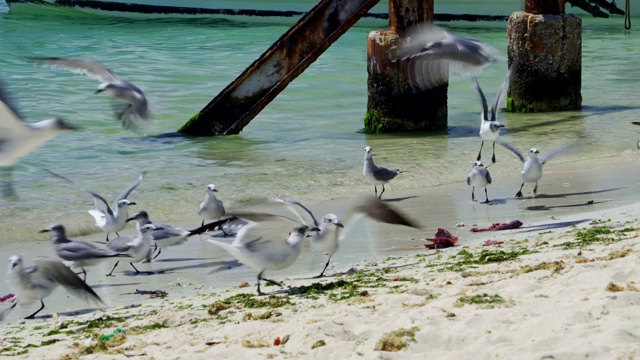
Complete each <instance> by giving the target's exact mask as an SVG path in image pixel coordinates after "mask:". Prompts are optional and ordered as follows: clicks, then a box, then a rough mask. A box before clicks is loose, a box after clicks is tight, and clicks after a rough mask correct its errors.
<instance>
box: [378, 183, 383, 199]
mask: <svg viewBox="0 0 640 360" xmlns="http://www.w3.org/2000/svg"><path fill="white" fill-rule="evenodd" d="M382 194H384V184H382V191H381V192H380V196H378V199H380V200H382Z"/></svg>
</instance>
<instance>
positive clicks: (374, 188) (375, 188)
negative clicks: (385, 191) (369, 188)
mask: <svg viewBox="0 0 640 360" xmlns="http://www.w3.org/2000/svg"><path fill="white" fill-rule="evenodd" d="M373 190H374V191H375V192H376V196H378V187H377V186H375V185H373Z"/></svg>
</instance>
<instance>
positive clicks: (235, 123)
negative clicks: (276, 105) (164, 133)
mask: <svg viewBox="0 0 640 360" xmlns="http://www.w3.org/2000/svg"><path fill="white" fill-rule="evenodd" d="M378 1H380V0H321V1H320V2H319V3H318V4H317V5H316V6H315V7H314V8H313V9H311V10H310V11H309V12H308V13H307V14H306V15H304V16H303V17H302V18H301V19H300V20H299V21H298V22H297V23H296V24H295V25H294V26H293V27H292V28H291V29H289V31H287V32H286V33H285V34H284V35H282V36H281V37H280V38H279V39H278V40H277V41H276V42H275V43H274V44H273V45H271V47H270V48H269V49H268V50H267V51H266V52H264V53H263V54H262V55H261V56H260V58H258V59H257V60H256V61H254V62H253V64H251V65H250V66H249V67H248V68H247V69H245V71H244V72H243V73H242V74H241V75H240V76H238V78H236V79H235V80H234V81H233V82H232V83H231V84H229V85H228V86H227V87H226V88H225V89H224V90H222V92H220V93H219V94H218V95H217V96H216V97H215V98H214V99H213V100H211V102H210V103H209V104H208V105H207V106H205V107H204V109H202V110H201V111H200V112H199V113H197V114H195V115H194V116H193V117H192V118H191V119H190V120H189V121H188V122H187V123H186V124H184V125H183V126H182V128H180V130H178V131H180V132H181V133H184V134H188V135H197V136H211V135H230V134H238V133H240V131H242V129H243V128H244V127H245V126H247V124H249V122H250V121H251V120H252V119H253V118H254V117H255V116H256V115H257V114H258V113H259V112H260V111H261V110H262V109H264V108H265V106H267V104H269V102H271V100H273V99H274V98H275V97H276V96H277V95H278V94H279V93H280V92H281V91H282V90H284V89H285V88H286V87H287V85H288V84H289V83H290V82H291V81H293V79H295V78H296V77H297V76H298V75H300V74H301V73H302V72H303V71H304V70H305V69H306V68H307V67H308V66H309V65H310V64H311V63H313V62H314V61H315V60H316V59H317V58H318V57H319V56H320V55H321V54H322V53H323V52H324V51H325V50H326V49H327V48H329V46H331V44H333V43H334V42H335V41H336V40H337V39H338V38H339V37H340V36H341V35H342V34H344V33H345V32H346V31H347V30H348V29H349V28H350V27H351V26H352V25H353V24H355V23H356V22H357V21H358V19H360V18H361V17H362V16H363V15H364V14H366V13H367V11H369V10H370V9H371V8H372V7H373V6H374V5H375V4H377V3H378Z"/></svg>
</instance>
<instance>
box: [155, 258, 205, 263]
mask: <svg viewBox="0 0 640 360" xmlns="http://www.w3.org/2000/svg"><path fill="white" fill-rule="evenodd" d="M204 260H209V259H207V258H166V259H159V260H154V261H153V262H156V263H159V262H162V263H165V262H180V261H204Z"/></svg>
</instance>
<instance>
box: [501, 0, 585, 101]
mask: <svg viewBox="0 0 640 360" xmlns="http://www.w3.org/2000/svg"><path fill="white" fill-rule="evenodd" d="M507 38H508V48H507V51H508V56H509V66H511V80H510V84H509V90H508V92H507V110H508V111H511V112H545V111H559V110H570V109H579V108H580V106H581V104H582V95H581V85H582V20H581V19H580V18H578V17H577V16H574V15H572V14H565V13H564V0H526V2H525V11H524V12H522V11H518V12H514V13H513V14H511V16H510V17H509V21H508V23H507Z"/></svg>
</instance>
